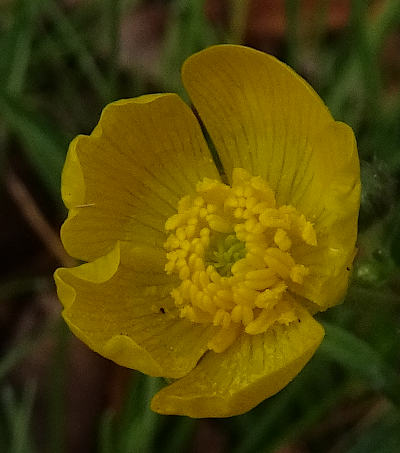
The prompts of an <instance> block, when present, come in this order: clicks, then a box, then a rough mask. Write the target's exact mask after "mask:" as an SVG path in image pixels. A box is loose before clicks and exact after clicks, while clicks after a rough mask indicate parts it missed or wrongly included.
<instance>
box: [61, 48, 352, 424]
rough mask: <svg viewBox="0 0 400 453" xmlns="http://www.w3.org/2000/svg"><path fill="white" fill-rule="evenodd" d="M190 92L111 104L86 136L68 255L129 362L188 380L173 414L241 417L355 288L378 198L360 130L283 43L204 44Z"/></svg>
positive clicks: (171, 388) (87, 315) (72, 319)
mask: <svg viewBox="0 0 400 453" xmlns="http://www.w3.org/2000/svg"><path fill="white" fill-rule="evenodd" d="M182 75H183V82H184V85H185V88H186V90H187V92H188V94H189V96H190V98H191V100H192V102H193V104H194V107H195V108H196V110H197V112H198V114H199V116H200V118H201V120H202V122H203V123H204V126H205V129H206V130H207V132H208V134H209V136H210V138H211V140H212V142H213V144H214V146H215V149H216V152H217V154H218V158H219V160H220V162H219V163H218V165H216V164H215V163H214V160H213V158H212V155H211V153H210V151H209V148H208V146H207V142H206V140H205V138H204V136H203V133H202V130H201V127H200V125H199V122H198V121H197V119H196V117H195V115H194V114H193V113H192V111H191V109H190V108H189V107H188V106H187V105H185V103H184V102H183V101H182V100H181V99H180V98H179V97H178V96H177V95H175V94H155V95H146V96H141V97H138V98H135V99H126V100H121V101H117V102H114V103H112V104H110V105H108V106H107V107H106V108H105V109H104V111H103V113H102V115H101V118H100V121H99V124H98V125H97V126H96V128H95V129H94V131H93V133H92V134H91V135H90V136H78V137H77V138H76V139H75V140H74V141H73V142H72V143H71V146H70V149H69V152H68V156H67V160H66V163H65V167H64V171H63V177H62V194H63V199H64V202H65V204H66V206H67V207H68V209H69V215H68V219H67V220H66V222H65V223H64V225H63V227H62V232H61V236H62V241H63V243H64V246H65V248H66V250H67V251H68V252H69V253H70V254H71V255H72V256H74V257H76V258H78V259H80V260H84V261H87V263H86V264H83V265H81V266H78V267H76V268H72V269H65V268H63V269H58V270H57V271H56V273H55V279H56V282H57V287H58V294H59V297H60V300H61V301H62V303H63V305H64V311H63V316H64V319H65V320H66V322H67V323H68V325H69V326H70V328H71V330H72V331H73V332H74V333H75V334H76V336H77V337H79V338H80V339H81V340H82V341H84V342H85V343H86V344H87V345H88V346H89V347H90V348H92V349H93V350H95V351H97V352H98V353H100V354H101V355H103V356H104V357H108V358H110V359H111V360H114V361H115V362H116V363H118V364H120V365H123V366H126V367H129V368H133V369H136V370H139V371H141V372H143V373H147V374H149V375H151V376H163V377H166V378H170V379H173V380H175V381H174V382H173V383H172V384H170V385H168V386H166V387H165V388H164V389H162V390H161V391H160V392H159V393H158V394H156V395H155V397H154V399H153V401H152V408H153V409H154V410H155V411H157V412H160V413H164V414H184V415H189V416H191V417H226V416H231V415H236V414H240V413H243V412H245V411H248V410H249V409H251V408H253V407H254V406H255V405H257V404H258V403H259V402H260V401H262V400H264V399H265V398H268V397H269V396H271V395H273V394H275V393H276V392H278V391H279V390H281V389H282V388H283V387H285V386H286V385H287V384H288V383H289V381H291V380H292V379H293V378H294V377H295V376H296V375H297V374H298V373H299V372H300V370H301V369H302V368H303V367H304V365H305V364H306V363H307V361H308V360H310V358H311V356H312V355H313V353H314V351H315V350H316V348H317V347H318V345H319V344H320V342H321V340H322V338H323V335H324V330H323V327H322V326H321V325H320V324H319V323H318V322H317V321H316V320H315V319H314V318H313V315H314V314H315V313H317V312H319V311H323V310H326V309H327V308H328V307H330V306H332V305H335V304H337V303H339V302H340V301H341V300H342V299H343V297H344V294H345V292H346V289H347V286H348V279H349V272H350V269H351V266H352V262H353V258H354V254H355V241H356V234H357V233H356V232H357V216H358V209H359V196H360V177H359V162H358V155H357V149H356V143H355V140H354V135H353V132H352V130H351V129H350V128H349V127H348V126H346V125H345V124H343V123H339V122H335V121H334V120H333V118H332V116H331V115H330V113H329V111H328V109H327V108H326V106H325V105H324V104H323V102H322V101H321V99H320V98H319V97H318V96H317V94H316V93H315V92H314V91H313V89H312V88H311V87H310V86H309V85H308V84H307V83H306V82H305V81H304V80H303V79H301V78H300V77H299V76H298V75H296V74H295V73H294V72H293V71H292V70H291V69H290V68H289V67H287V66H286V65H284V64H282V63H281V62H279V61H278V60H276V59H275V58H273V57H271V56H269V55H266V54H264V53H261V52H258V51H256V50H253V49H249V48H246V47H241V46H231V45H227V46H215V47H211V48H209V49H206V50H204V51H202V52H199V53H197V54H195V55H193V56H192V57H190V58H189V59H188V60H187V61H186V62H185V64H184V66H183V71H182Z"/></svg>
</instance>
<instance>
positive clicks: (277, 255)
mask: <svg viewBox="0 0 400 453" xmlns="http://www.w3.org/2000/svg"><path fill="white" fill-rule="evenodd" d="M264 261H265V264H267V266H268V267H270V268H271V269H272V270H273V271H275V272H276V273H277V274H278V275H279V276H280V277H282V278H283V279H284V280H286V279H288V278H289V274H290V269H291V268H292V267H293V266H294V264H295V262H294V260H293V258H292V257H291V255H289V253H287V252H282V250H280V249H277V248H274V247H271V248H269V249H267V250H266V251H265V255H264Z"/></svg>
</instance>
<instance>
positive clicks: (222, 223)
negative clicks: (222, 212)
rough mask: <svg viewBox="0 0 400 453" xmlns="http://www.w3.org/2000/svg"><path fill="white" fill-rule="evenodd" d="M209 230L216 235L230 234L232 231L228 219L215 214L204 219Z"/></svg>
mask: <svg viewBox="0 0 400 453" xmlns="http://www.w3.org/2000/svg"><path fill="white" fill-rule="evenodd" d="M206 220H207V222H208V224H209V225H210V228H211V229H212V230H214V231H218V233H231V232H232V231H233V228H232V225H231V223H230V222H229V220H228V219H225V218H223V217H222V216H219V215H216V214H210V215H208V216H207V217H206Z"/></svg>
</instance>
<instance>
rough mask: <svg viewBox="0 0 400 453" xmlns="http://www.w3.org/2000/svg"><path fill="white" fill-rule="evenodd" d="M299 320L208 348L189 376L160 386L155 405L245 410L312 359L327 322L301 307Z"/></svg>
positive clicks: (213, 412)
mask: <svg viewBox="0 0 400 453" xmlns="http://www.w3.org/2000/svg"><path fill="white" fill-rule="evenodd" d="M297 311H298V317H299V322H295V323H292V324H289V326H283V325H277V326H275V327H274V328H272V329H271V330H269V331H268V332H267V333H265V334H260V335H247V334H242V335H241V336H240V337H239V338H238V340H237V341H236V342H235V343H234V344H233V345H232V346H231V347H230V348H229V349H227V350H226V351H225V352H223V353H219V354H217V353H214V352H208V353H207V354H206V355H205V356H204V357H203V359H202V360H201V361H200V362H199V364H198V365H197V367H196V368H195V369H194V370H193V371H191V372H190V373H189V374H188V375H187V376H185V377H183V378H182V379H180V380H178V381H176V382H174V383H173V384H171V385H169V386H167V387H165V388H164V389H162V390H161V391H160V392H158V393H157V394H156V395H155V396H154V398H153V401H152V405H151V406H152V409H153V410H154V411H156V412H159V413H161V414H177V415H188V416H190V417H195V418H200V417H230V416H232V415H239V414H242V413H244V412H246V411H248V410H250V409H252V408H253V407H254V406H256V405H257V404H259V403H260V402H261V401H263V400H264V399H265V398H268V397H270V396H272V395H274V394H275V393H277V392H279V391H280V390H281V389H282V388H283V387H285V386H286V385H287V384H288V383H289V382H290V381H291V380H292V379H293V378H294V377H295V376H296V375H297V374H298V373H299V372H300V370H301V369H302V368H303V367H304V365H305V364H306V363H307V362H308V361H309V360H310V358H311V356H312V355H313V353H314V351H315V349H316V348H317V347H318V345H319V344H320V343H321V341H322V338H323V336H324V330H323V328H322V326H321V325H320V324H319V323H318V322H317V321H315V320H314V319H313V318H312V317H311V316H310V315H309V314H308V312H307V311H305V310H304V309H301V308H300V307H298V308H297Z"/></svg>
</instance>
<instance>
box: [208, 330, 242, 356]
mask: <svg viewBox="0 0 400 453" xmlns="http://www.w3.org/2000/svg"><path fill="white" fill-rule="evenodd" d="M240 332H241V329H240V326H239V325H236V326H235V325H233V326H232V325H230V326H229V329H228V328H221V330H220V331H219V332H218V333H217V334H216V335H215V336H214V337H213V338H212V340H210V342H209V343H208V348H209V349H211V350H212V351H214V352H223V351H225V349H227V348H229V346H230V345H231V344H232V343H233V342H234V341H235V340H236V338H237V337H238V336H239V335H240Z"/></svg>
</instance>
